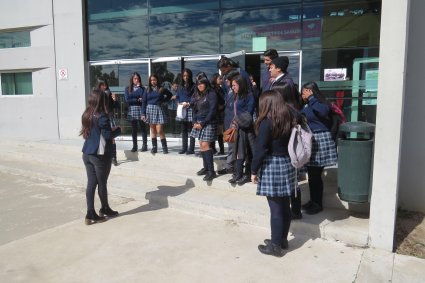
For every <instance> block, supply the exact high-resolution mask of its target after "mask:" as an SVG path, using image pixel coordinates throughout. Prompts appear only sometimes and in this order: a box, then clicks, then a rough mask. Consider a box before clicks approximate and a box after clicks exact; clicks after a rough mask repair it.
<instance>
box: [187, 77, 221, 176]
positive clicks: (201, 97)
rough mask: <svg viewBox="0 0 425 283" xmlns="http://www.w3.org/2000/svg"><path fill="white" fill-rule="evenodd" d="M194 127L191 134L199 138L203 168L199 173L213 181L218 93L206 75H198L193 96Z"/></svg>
mask: <svg viewBox="0 0 425 283" xmlns="http://www.w3.org/2000/svg"><path fill="white" fill-rule="evenodd" d="M191 105H192V106H193V111H194V113H193V128H192V132H191V133H190V135H191V136H192V137H194V138H198V139H199V146H200V148H201V156H202V160H203V165H204V166H203V168H202V169H201V170H199V171H198V172H197V175H199V176H201V175H205V177H204V178H203V180H204V181H211V180H212V179H214V178H215V177H216V174H215V171H214V154H213V150H212V149H211V142H213V141H215V140H216V138H217V122H216V113H217V95H216V94H215V92H214V91H213V90H212V89H211V87H210V82H209V81H208V78H207V77H206V76H204V75H198V76H196V91H195V93H194V95H193V97H192V100H191Z"/></svg>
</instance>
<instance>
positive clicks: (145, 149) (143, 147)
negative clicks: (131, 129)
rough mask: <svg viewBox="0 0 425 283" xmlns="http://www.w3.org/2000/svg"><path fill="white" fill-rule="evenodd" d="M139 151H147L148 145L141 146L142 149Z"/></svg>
mask: <svg viewBox="0 0 425 283" xmlns="http://www.w3.org/2000/svg"><path fill="white" fill-rule="evenodd" d="M140 151H141V152H145V151H148V145H147V144H144V145H143V146H142V149H141V150H140Z"/></svg>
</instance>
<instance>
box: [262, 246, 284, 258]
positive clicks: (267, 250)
mask: <svg viewBox="0 0 425 283" xmlns="http://www.w3.org/2000/svg"><path fill="white" fill-rule="evenodd" d="M258 250H259V251H260V252H261V253H263V254H266V255H272V256H275V257H282V256H283V251H282V248H281V247H279V246H278V245H275V244H273V243H270V244H268V245H258Z"/></svg>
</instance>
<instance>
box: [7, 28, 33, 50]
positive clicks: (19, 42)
mask: <svg viewBox="0 0 425 283" xmlns="http://www.w3.org/2000/svg"><path fill="white" fill-rule="evenodd" d="M29 46H31V37H30V32H29V31H14V32H0V48H18V47H29Z"/></svg>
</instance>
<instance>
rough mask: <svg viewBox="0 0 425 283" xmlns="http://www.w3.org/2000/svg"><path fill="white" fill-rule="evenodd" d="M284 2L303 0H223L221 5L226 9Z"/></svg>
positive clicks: (299, 0)
mask: <svg viewBox="0 0 425 283" xmlns="http://www.w3.org/2000/svg"><path fill="white" fill-rule="evenodd" d="M282 2H285V4H288V3H300V2H301V0H287V1H282V0H262V1H261V2H259V1H258V0H221V5H222V7H223V8H226V9H233V8H243V7H252V6H258V5H259V4H261V6H262V7H264V6H265V5H270V4H282Z"/></svg>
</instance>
